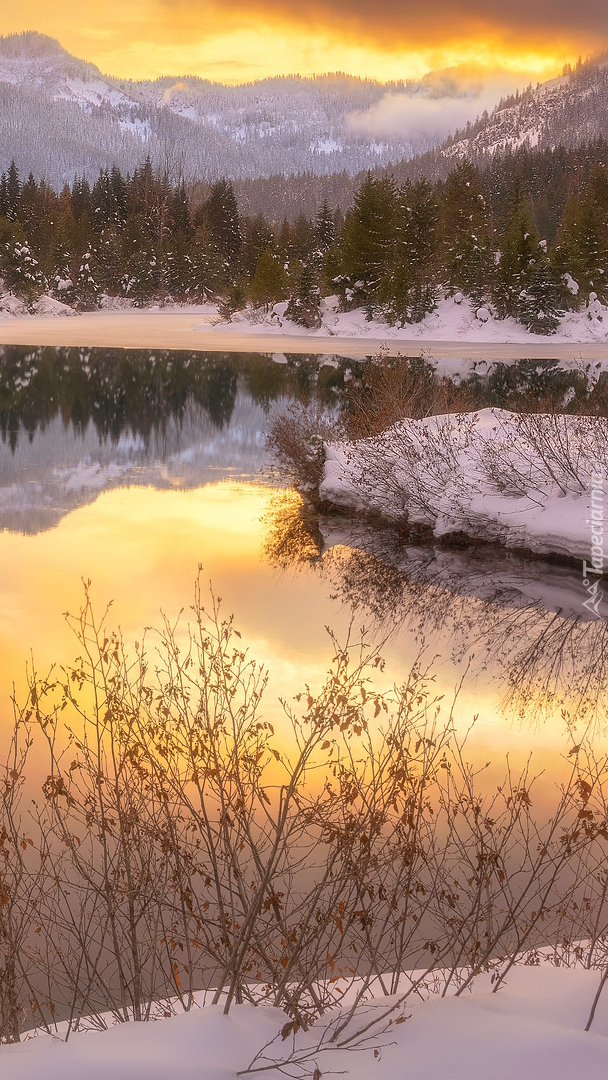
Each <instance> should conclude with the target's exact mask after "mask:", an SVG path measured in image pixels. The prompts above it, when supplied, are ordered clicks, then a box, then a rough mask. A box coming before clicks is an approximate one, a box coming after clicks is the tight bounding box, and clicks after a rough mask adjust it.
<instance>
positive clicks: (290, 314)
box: [285, 263, 321, 330]
mask: <svg viewBox="0 0 608 1080" xmlns="http://www.w3.org/2000/svg"><path fill="white" fill-rule="evenodd" d="M320 303H321V290H320V289H319V286H318V285H317V283H316V280H315V272H314V270H313V267H312V265H311V264H310V263H304V264H303V266H302V269H301V271H300V275H299V281H298V288H297V292H296V295H295V296H293V297H292V298H291V299H290V301H289V303H288V305H287V308H286V310H285V318H286V319H291V321H292V322H295V323H297V324H298V325H299V326H305V327H307V328H308V329H315V330H316V329H317V327H319V326H320V325H321V315H320V311H319V307H320Z"/></svg>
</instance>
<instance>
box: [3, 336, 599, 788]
mask: <svg viewBox="0 0 608 1080" xmlns="http://www.w3.org/2000/svg"><path fill="white" fill-rule="evenodd" d="M278 359H280V360H281V361H283V362H281V363H278V362H276V358H275V359H274V360H273V358H272V357H270V356H264V355H257V354H255V355H251V356H243V355H239V356H234V355H218V354H213V355H209V356H205V355H204V354H194V353H192V354H191V353H177V352H176V353H156V354H151V353H149V352H122V351H118V350H115V351H111V350H82V349H50V348H48V349H27V348H17V347H6V348H5V349H4V350H2V352H1V355H0V433H1V441H0V735H1V734H2V733H6V732H8V730H9V727H10V723H11V716H12V711H11V706H10V695H11V691H12V687H13V684H14V685H15V686H16V689H17V696H18V697H19V694H20V693H22V691H23V686H24V673H25V666H26V663H27V662H28V661H30V658H31V657H32V656H33V657H34V660H35V663H36V666H37V668H38V670H44V669H46V668H47V667H49V666H50V665H51V664H53V663H59V664H61V663H65V662H69V661H71V660H72V659H74V657H75V655H76V648H77V647H76V643H75V641H74V640H73V638H72V636H71V632H70V630H69V628H68V627H67V626H66V623H65V620H64V618H63V613H64V612H65V611H71V612H74V611H76V610H77V609H78V606H79V604H80V601H81V599H82V579H86V580H88V579H90V580H91V583H92V586H91V589H92V597H93V601H94V604H95V607H96V609H97V611H98V612H101V611H102V610H103V609H104V608H105V606H106V605H107V604H108V603H109V602H110V601H112V609H111V613H110V616H109V619H110V624H111V625H113V626H119V627H120V628H121V630H122V632H123V634H124V636H125V638H126V639H127V640H128V641H130V640H134V639H136V638H138V637H140V636H141V630H142V628H143V627H145V626H149V625H158V624H159V621H160V613H161V611H162V612H164V613H166V614H167V615H168V616H169V617H170V618H171V619H174V618H176V617H177V615H178V613H179V612H180V611H181V610H182V609H184V616H183V617H184V619H187V612H188V608H189V605H190V603H191V601H192V595H193V583H194V580H195V578H196V575H197V571H198V567H199V566H201V567H202V568H203V569H202V578H203V581H205V582H207V581H208V582H209V583H210V587H211V588H212V589H213V592H214V594H215V595H216V596H219V597H221V598H222V605H223V610H224V611H225V612H226V613H233V614H234V617H235V625H236V626H237V627H238V629H239V630H240V632H241V633H242V636H243V641H244V642H245V643H246V644H247V646H248V647H249V649H250V651H251V653H252V654H253V655H254V656H255V657H256V658H257V659H259V660H260V661H262V662H263V663H265V664H266V666H267V668H268V670H269V672H270V683H269V688H268V690H267V695H266V709H265V713H266V716H267V717H268V718H269V719H273V721H274V722H275V723H276V722H279V723H280V716H281V706H280V705H279V703H278V699H279V697H280V696H282V697H284V698H287V699H290V698H292V697H293V695H294V694H296V693H297V692H298V691H299V690H300V689H302V687H303V685H304V684H305V683H309V684H310V685H311V686H318V685H320V683H321V682H322V680H323V676H324V674H325V672H326V671H327V668H328V666H329V663H330V661H331V657H332V647H331V643H330V640H329V638H328V635H327V632H326V627H330V628H331V629H332V630H333V631H334V632H335V633H336V635H337V636H338V638H339V639H340V640H344V638H345V635H346V633H347V631H348V627H349V624H350V622H351V620H352V619H354V624H355V627H356V629H355V633H356V632H358V628H360V627H361V626H362V625H364V626H365V627H366V628H367V632H368V633H369V634H370V635H371V638H372V639H374V640H382V641H383V646H382V652H383V655H384V656H385V658H386V662H387V663H386V668H385V671H384V674H383V679H384V683H385V685H386V684H390V683H392V682H400V681H402V680H403V679H404V678H405V675H406V673H407V671H408V670H409V668H410V667H411V665H412V663H413V662H414V660H415V658H416V657H417V656H418V654H419V653H420V650H421V649H422V650H423V653H424V657H425V663H428V664H431V665H432V670H433V673H434V678H435V685H436V690H437V692H438V693H439V694H443V695H444V697H445V702H447V703H448V705H447V711H449V702H451V700H452V699H453V696H454V691H455V688H456V686H457V685H458V684H459V683H461V681H462V686H461V690H460V693H459V696H458V702H457V706H456V714H457V718H458V723H459V725H460V726H461V728H462V729H463V730H464V728H466V727H467V726H468V725H469V724H470V722H471V720H472V719H473V717H474V716H475V717H477V720H476V723H475V727H474V729H473V731H472V733H471V735H470V737H469V754H470V756H472V757H473V758H474V759H475V760H476V761H479V762H481V763H483V764H485V762H486V761H492V763H493V765H492V769H493V770H494V771H495V775H496V776H499V775H500V770H501V769H503V768H504V755H505V754H506V753H509V754H510V755H511V760H512V761H513V762H514V763H516V764H517V763H521V762H523V761H524V760H525V759H526V757H527V755H528V754H529V753H530V751H533V752H534V755H535V760H536V766H537V769H543V770H544V771H545V772H544V778H543V780H542V782H541V790H545V791H548V789H549V788H550V787H552V786H554V785H555V783H556V782H557V781H558V779H559V777H560V775H561V771H562V770H563V767H564V765H563V762H564V755H567V752H568V748H569V746H571V745H572V735H571V733H570V734H569V733H568V723H570V724H572V723H575V724H576V725H577V729H576V730H577V732H578V734H577V737H578V735H580V733H581V731H582V730H583V729H585V727H586V726H587V725H588V724H591V725H593V728H594V731H595V733H596V734H595V738H596V740H597V743H598V745H603V743H604V738H603V733H602V721H603V718H604V716H605V692H606V683H607V679H606V663H607V656H608V649H607V648H606V646H607V644H608V636H607V633H606V623H604V622H602V621H598V620H594V619H587V618H585V617H584V616H585V612H584V610H583V609H582V602H583V599H584V597H583V590H582V586H581V580H580V578H581V575H580V573H579V572H578V571H577V569H576V568H572V569H569V568H563V567H559V566H552V565H550V564H544V563H541V562H526V561H522V560H520V559H518V558H516V557H514V556H509V555H505V554H504V553H501V552H496V551H493V550H492V549H489V548H488V549H475V550H454V549H446V548H439V547H437V548H435V547H434V546H431V545H424V544H419V545H417V546H416V545H413V544H412V543H411V542H410V541H408V540H407V539H405V538H404V537H403V536H400V535H398V534H397V533H394V532H389V531H385V532H382V533H379V532H378V530H374V529H371V528H369V527H367V526H365V525H364V524H361V523H357V522H353V521H352V520H349V519H346V518H341V517H336V516H332V515H325V516H322V517H319V516H317V515H314V514H313V513H312V512H310V511H307V510H306V509H305V508H304V507H303V505H302V502H301V500H300V499H299V497H298V496H297V494H296V493H295V492H293V491H290V490H289V489H288V488H286V487H285V486H284V485H283V484H282V482H281V479H280V478H279V477H276V476H274V475H273V474H272V472H271V470H270V468H269V462H268V455H267V451H266V449H265V431H266V430H267V427H268V424H269V420H270V417H271V416H272V412H273V410H274V409H276V408H280V407H284V406H285V405H286V404H287V403H288V402H289V401H291V400H294V399H302V400H305V399H307V398H309V397H311V396H312V397H318V398H320V399H321V400H322V401H323V402H324V403H325V404H326V406H327V407H328V408H329V409H335V408H337V407H338V405H337V402H338V401H339V390H340V386H341V384H342V381H343V376H344V371H345V370H348V367H349V361H347V360H342V361H339V362H337V361H336V360H334V359H333V358H325V357H310V358H306V357H293V358H291V359H290V358H287V362H284V361H285V358H284V357H281V358H278ZM444 707H446V706H444ZM564 716H565V717H566V720H565V719H564Z"/></svg>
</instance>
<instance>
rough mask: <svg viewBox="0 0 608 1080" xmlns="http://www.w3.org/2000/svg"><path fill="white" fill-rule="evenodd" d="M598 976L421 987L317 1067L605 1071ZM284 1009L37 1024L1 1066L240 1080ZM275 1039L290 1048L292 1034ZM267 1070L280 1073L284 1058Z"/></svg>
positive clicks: (480, 1074)
mask: <svg viewBox="0 0 608 1080" xmlns="http://www.w3.org/2000/svg"><path fill="white" fill-rule="evenodd" d="M598 977H599V976H598V972H597V971H587V970H583V969H581V968H562V967H554V966H552V965H551V964H549V963H544V964H541V965H540V966H531V967H530V966H522V967H517V968H515V969H513V971H512V972H511V973H510V975H509V977H508V980H507V982H506V985H504V986H502V987H501V989H500V992H499V993H491V989H490V982H489V976H483V977H480V979H479V980H478V982H479V985H478V984H476V985H475V987H474V988H473V991H472V993H467V994H466V995H464V996H462V997H454V996H447V997H445V998H441V997H438V996H436V995H430V997H428V998H426V1000H416V999H412V1000H411V1001H408V1004H407V1009H406V1010H405V1016H406V1017H407V1019H406V1020H405V1022H404V1023H401V1024H400V1025H399V1026H396V1025H393V1026H392V1027H391V1028H390V1029H389V1030H388V1031H387V1032H386V1034H385V1035H384V1037H380V1038H379V1040H378V1046H379V1047H380V1049H377V1055H378V1057H375V1056H374V1048H373V1045H372V1046H371V1047H370V1048H369V1049H368V1050H363V1051H359V1052H356V1053H353V1052H349V1051H347V1050H344V1051H323V1052H321V1053H320V1054H319V1055H318V1068H319V1073H318V1075H326V1074H327V1075H331V1074H332V1073H333V1072H334V1070H338V1071H339V1072H341V1073H342V1074H343V1075H345V1076H347V1077H349V1078H350V1080H365V1078H368V1077H372V1078H374V1080H405V1077H407V1078H408V1080H427V1078H430V1077H437V1078H441V1080H462V1078H464V1077H467V1080H487V1078H488V1076H490V1075H491V1076H492V1078H493V1080H511V1078H512V1077H513V1076H514V1075H515V1076H520V1077H522V1078H525V1080H528V1078H530V1080H531V1078H533V1077H539V1078H540V1077H551V1080H572V1078H573V1077H574V1076H584V1077H585V1078H586V1080H604V1077H605V1076H606V1072H607V1070H608V995H607V996H606V997H605V998H604V997H603V998H601V999H600V1003H599V1007H598V1010H597V1013H596V1016H595V1019H594V1022H593V1026H592V1028H591V1031H589V1032H586V1031H585V1030H584V1026H585V1023H586V1020H587V1016H588V1013H589V1009H590V1006H591V1002H592V1000H593V997H594V994H595V991H596V989H597V984H598ZM385 1001H386V999H385ZM385 1001H381V1000H378V999H376V1002H375V1004H376V1005H377V1006H379V1007H382V1006H383V1005H384V1004H385ZM284 1021H285V1016H284V1014H283V1013H281V1012H280V1011H278V1010H277V1009H273V1008H271V1007H263V1006H262V1007H259V1008H255V1007H254V1006H251V1005H240V1006H238V1007H237V1008H235V1009H234V1010H233V1011H232V1012H231V1013H230V1015H229V1016H223V1015H222V1014H221V1011H220V1009H219V1008H217V1007H213V1006H207V1007H203V1008H202V1009H198V1008H195V1009H193V1010H192V1011H191V1012H189V1013H185V1014H182V1015H179V1016H173V1017H171V1018H170V1019H167V1020H159V1021H157V1022H152V1023H148V1024H141V1023H139V1024H136V1023H129V1024H118V1025H116V1026H114V1027H111V1028H109V1029H108V1030H107V1031H88V1032H77V1033H75V1034H74V1035H72V1036H71V1038H70V1041H69V1042H67V1043H65V1042H62V1041H61V1039H58V1038H55V1037H53V1036H52V1035H39V1036H36V1037H35V1038H31V1039H27V1040H26V1041H24V1042H21V1043H18V1044H14V1045H10V1046H2V1047H0V1067H1V1069H2V1076H3V1080H39V1078H40V1077H41V1076H61V1077H62V1080H80V1078H81V1077H82V1076H85V1075H86V1076H87V1077H88V1080H110V1078H114V1077H125V1076H128V1077H129V1080H166V1078H167V1077H168V1076H172V1075H174V1074H177V1075H179V1076H180V1077H181V1078H183V1080H233V1078H234V1077H236V1075H237V1074H238V1072H239V1070H242V1069H246V1068H247V1066H248V1064H249V1062H251V1060H252V1059H253V1057H254V1056H255V1054H256V1053H257V1052H258V1051H259V1050H260V1048H261V1047H262V1046H263V1045H264V1044H265V1043H267V1042H268V1041H269V1040H271V1039H274V1038H275V1037H276V1036H277V1033H278V1031H280V1029H281V1026H282V1024H283V1023H284ZM316 1031H317V1028H316V1027H314V1028H313V1029H312V1031H311V1036H315V1037H317V1036H316V1034H315V1033H316ZM278 1045H279V1047H280V1048H283V1052H284V1053H287V1052H288V1051H289V1047H290V1040H289V1039H288V1040H287V1041H286V1042H283V1043H281V1042H280V1041H279V1044H278ZM378 1058H380V1060H378ZM312 1068H313V1066H312V1065H311V1068H310V1071H309V1072H308V1075H312ZM261 1075H262V1076H274V1075H277V1074H276V1069H275V1070H274V1071H270V1072H266V1073H262V1074H261ZM291 1075H293V1074H291Z"/></svg>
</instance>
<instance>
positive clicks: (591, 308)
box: [215, 293, 608, 343]
mask: <svg viewBox="0 0 608 1080" xmlns="http://www.w3.org/2000/svg"><path fill="white" fill-rule="evenodd" d="M286 308H287V304H286V303H285V302H284V301H283V302H281V303H280V304H275V305H274V307H273V308H272V310H271V311H270V312H268V313H267V314H262V313H261V312H259V311H252V310H245V311H239V312H236V313H235V314H234V315H233V316H232V319H231V320H230V322H229V323H226V322H225V321H222V320H219V321H218V322H216V323H215V329H216V330H217V331H224V330H225V329H228V328H230V329H231V330H232V332H235V333H239V332H241V333H249V332H258V333H268V332H271V333H275V334H285V335H291V334H296V335H301V334H307V335H309V336H310V337H313V338H314V337H324V336H327V335H328V334H329V335H335V336H336V337H342V338H347V337H356V338H359V337H371V338H377V337H384V338H386V340H387V341H389V340H390V341H394V340H401V339H407V340H408V341H424V342H426V341H427V340H430V341H475V342H488V343H490V342H505V343H511V342H512V343H521V342H535V341H539V340H548V341H551V342H577V343H583V342H595V341H598V342H608V309H606V308H604V307H602V305H601V304H600V303H599V302H598V301H597V300H594V301H592V302H591V303H590V304H589V305H587V307H585V308H584V309H583V310H581V311H576V312H574V311H570V312H567V313H566V314H565V315H564V317H563V318H562V320H561V323H560V326H559V329H558V331H557V333H556V334H552V335H550V336H549V337H548V338H547V337H540V338H539V335H537V334H531V333H529V332H528V330H526V328H525V326H522V325H521V323H518V322H516V320H515V319H512V318H508V319H498V318H495V317H494V315H493V313H492V310H491V308H489V307H480V308H474V307H472V306H471V304H470V303H469V301H468V300H466V299H465V298H463V297H462V295H461V294H458V293H457V294H456V295H455V296H453V297H446V298H444V299H442V300H440V301H439V303H438V304H437V308H436V309H435V311H433V312H432V313H431V314H429V315H427V316H426V317H425V318H424V319H423V320H422V322H419V323H412V324H410V325H407V326H405V327H398V326H389V325H388V324H387V323H386V322H384V321H378V320H374V319H368V318H367V316H366V314H365V311H363V310H362V309H361V308H357V309H355V310H354V311H342V312H341V311H339V310H338V299H337V297H335V296H329V297H326V298H325V299H324V300H322V301H321V325H320V327H319V328H318V329H317V330H305V329H303V328H302V327H301V326H298V325H297V324H296V323H293V322H290V321H289V320H288V319H286V318H285V310H286Z"/></svg>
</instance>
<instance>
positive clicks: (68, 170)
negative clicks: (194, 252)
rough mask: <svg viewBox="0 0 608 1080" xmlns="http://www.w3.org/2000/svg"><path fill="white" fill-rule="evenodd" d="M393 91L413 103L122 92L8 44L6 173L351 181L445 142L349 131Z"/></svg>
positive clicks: (1, 144) (330, 93)
mask: <svg viewBox="0 0 608 1080" xmlns="http://www.w3.org/2000/svg"><path fill="white" fill-rule="evenodd" d="M387 89H390V90H391V92H393V91H397V92H404V93H406V94H407V93H411V92H412V87H411V86H406V84H391V86H390V88H387V85H385V84H382V83H377V82H373V81H371V80H363V79H356V78H352V77H350V76H347V75H324V76H320V77H317V78H311V79H308V78H300V77H297V76H295V77H287V78H274V79H265V80H263V81H261V82H256V83H250V84H247V85H244V86H223V85H221V84H218V83H212V82H208V81H206V80H204V79H199V78H193V77H184V78H161V79H157V80H155V81H148V82H129V81H122V80H118V79H114V78H110V77H107V76H105V75H102V73H101V72H100V71H99V69H98V68H96V67H95V66H94V65H93V64H89V63H85V62H84V61H81V60H77V59H75V58H74V57H73V56H71V55H70V54H69V53H67V52H66V51H65V50H64V49H63V48H62V47H61V45H60V44H59V43H58V42H57V41H54V40H53V39H52V38H48V37H44V36H42V35H40V34H35V33H26V34H19V35H12V36H10V37H5V38H0V169H6V167H7V166H8V165H9V163H10V161H11V159H12V158H13V157H14V159H15V161H16V163H17V166H18V168H19V169H20V171H21V172H22V173H24V174H25V175H27V174H28V173H29V172H30V171H32V172H33V173H34V175H36V176H44V177H45V178H46V179H47V181H49V182H50V183H51V184H53V185H59V184H62V183H63V182H64V181H71V180H72V179H73V177H74V175H80V174H82V173H84V174H86V175H88V176H89V178H91V179H94V178H96V176H97V174H98V172H99V169H100V168H102V167H111V166H112V165H113V164H118V165H119V167H120V168H121V169H123V170H125V171H126V170H133V169H134V168H135V167H136V166H137V165H139V164H140V163H141V161H142V159H143V158H144V157H145V156H146V155H147V154H148V153H149V154H150V157H151V158H152V161H153V163H154V164H156V165H158V166H160V167H165V166H167V165H168V166H169V167H170V168H172V169H173V170H174V171H178V170H179V171H181V172H182V173H183V174H184V175H185V177H186V178H187V179H189V178H193V177H201V178H207V179H212V178H216V177H218V176H221V175H227V176H230V177H232V178H235V179H236V178H239V177H256V176H269V175H272V174H283V175H287V174H290V173H299V172H306V171H308V172H312V173H315V174H317V175H324V174H328V173H334V172H339V171H342V170H346V171H347V172H348V173H351V174H352V173H356V172H358V171H360V170H362V169H367V168H373V167H375V166H377V165H385V164H387V163H388V162H390V161H397V160H400V159H401V158H403V157H411V156H412V154H413V153H416V152H420V151H423V150H426V149H428V148H429V147H430V146H432V145H436V144H437V142H438V138H437V137H428V136H424V135H422V134H420V133H418V134H417V135H416V137H415V138H409V137H408V136H407V134H405V135H404V134H399V135H398V136H397V137H391V138H385V137H382V138H380V137H376V138H374V137H373V136H370V134H369V133H368V132H367V133H361V132H357V131H356V130H355V129H354V128H353V126H352V124H349V122H348V118H349V116H351V115H354V114H358V113H361V112H366V111H367V110H369V109H370V108H372V107H373V106H374V105H375V104H376V103H378V102H379V101H381V100H382V99H383V97H384V96H385V94H386V93H387ZM471 108H472V110H473V111H474V109H475V106H474V105H472V106H471ZM444 134H445V132H444Z"/></svg>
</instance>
